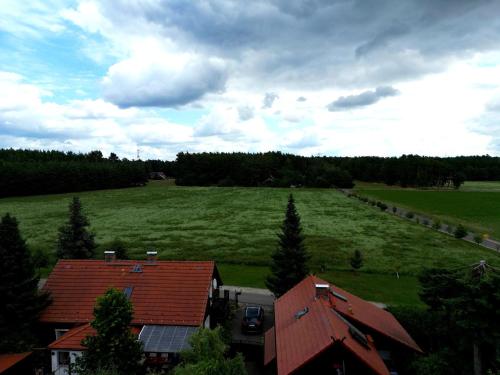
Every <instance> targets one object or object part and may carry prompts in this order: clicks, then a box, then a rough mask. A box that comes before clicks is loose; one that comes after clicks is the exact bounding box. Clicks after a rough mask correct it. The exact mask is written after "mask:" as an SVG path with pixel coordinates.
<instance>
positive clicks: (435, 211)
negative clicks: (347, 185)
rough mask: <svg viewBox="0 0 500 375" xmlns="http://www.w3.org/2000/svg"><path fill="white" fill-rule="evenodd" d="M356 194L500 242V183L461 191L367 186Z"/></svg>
mask: <svg viewBox="0 0 500 375" xmlns="http://www.w3.org/2000/svg"><path fill="white" fill-rule="evenodd" d="M356 191H357V192H358V193H360V194H361V195H364V196H369V197H372V198H375V199H378V200H381V201H384V202H390V203H393V204H395V205H397V206H401V207H404V208H407V209H410V210H412V211H415V212H419V213H422V214H427V215H428V216H430V217H433V218H438V219H440V220H441V221H443V222H445V223H451V224H459V223H461V224H464V225H465V226H466V227H467V228H469V229H470V230H472V231H475V232H478V233H481V234H482V233H488V234H490V235H491V236H492V237H494V238H500V214H499V213H500V182H489V181H487V182H483V181H468V182H466V183H465V184H464V185H463V187H461V188H460V190H458V191H457V190H417V189H403V188H398V187H394V186H393V187H387V186H385V185H383V184H366V183H365V184H359V185H358V186H357V187H356Z"/></svg>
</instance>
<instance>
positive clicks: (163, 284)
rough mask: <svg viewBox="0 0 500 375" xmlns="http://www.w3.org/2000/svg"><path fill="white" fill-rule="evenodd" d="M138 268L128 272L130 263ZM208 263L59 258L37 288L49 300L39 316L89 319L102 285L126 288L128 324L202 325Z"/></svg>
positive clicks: (213, 273) (211, 273)
mask: <svg viewBox="0 0 500 375" xmlns="http://www.w3.org/2000/svg"><path fill="white" fill-rule="evenodd" d="M137 264H138V265H140V267H141V268H142V272H132V270H133V267H134V266H135V265H137ZM213 277H217V278H218V272H217V270H216V267H215V263H214V262H181V261H179V262H171V261H157V262H156V263H155V264H154V265H152V264H149V263H148V262H147V261H135V260H127V261H116V262H113V263H106V262H104V261H101V260H60V261H59V262H58V263H57V264H56V266H55V267H54V269H53V271H52V273H51V274H50V276H49V278H48V280H47V282H46V283H45V285H44V287H43V290H47V291H50V293H51V296H52V303H51V305H49V306H48V307H47V308H46V309H45V310H44V312H43V313H42V316H41V318H40V320H41V321H42V322H46V323H64V322H67V323H87V322H89V321H91V320H92V319H93V315H92V313H93V309H94V305H95V303H96V298H97V297H98V296H100V295H102V294H104V292H105V291H106V290H107V289H108V288H111V287H113V288H116V289H119V290H124V288H126V287H132V293H131V296H130V300H131V302H132V304H133V306H134V319H133V321H132V324H135V325H140V324H157V325H170V324H172V325H189V326H199V325H201V324H203V320H204V317H205V311H206V307H207V300H208V292H209V288H210V286H211V282H212V278H213Z"/></svg>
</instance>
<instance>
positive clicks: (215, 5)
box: [0, 0, 500, 160]
mask: <svg viewBox="0 0 500 375" xmlns="http://www.w3.org/2000/svg"><path fill="white" fill-rule="evenodd" d="M0 4H1V7H0V64H1V65H0V92H1V93H2V95H1V98H0V148H11V147H12V148H32V149H57V150H62V151H74V152H88V151H91V150H96V149H99V150H101V151H102V152H103V153H104V154H105V156H107V155H108V154H109V153H110V152H115V153H116V154H118V155H119V156H120V157H127V158H135V156H136V154H137V149H139V150H140V155H141V158H142V159H152V158H161V159H170V160H172V159H174V158H175V155H176V154H177V153H178V152H181V151H189V152H203V151H207V152H210V151H212V152H217V151H218V152H232V151H241V152H265V151H282V152H288V153H294V154H299V155H326V156H362V155H373V156H399V155H402V154H419V155H429V156H457V155H484V154H490V155H494V156H500V44H499V43H498V40H500V17H498V15H499V14H500V2H499V1H483V0H479V1H470V0H453V1H451V0H434V1H433V0H420V1H419V0H412V1H409V0H399V1H398V0H390V1H389V0H386V1H361V0H359V1H354V0H333V1H332V0H307V1H292V0H274V1H254V2H251V3H249V2H233V1H218V0H207V1H199V2H186V1H181V0H172V1H161V0H142V1H139V0H136V1H124V0H114V1H93V0H88V1H64V0H47V1H29V2H21V1H14V0H12V1H9V0H0Z"/></svg>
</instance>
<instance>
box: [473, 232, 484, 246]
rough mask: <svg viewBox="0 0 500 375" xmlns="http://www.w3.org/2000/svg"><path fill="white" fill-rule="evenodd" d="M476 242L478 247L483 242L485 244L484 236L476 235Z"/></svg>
mask: <svg viewBox="0 0 500 375" xmlns="http://www.w3.org/2000/svg"><path fill="white" fill-rule="evenodd" d="M474 242H475V243H477V244H478V245H480V244H481V242H483V236H481V235H480V234H477V233H476V234H475V235H474Z"/></svg>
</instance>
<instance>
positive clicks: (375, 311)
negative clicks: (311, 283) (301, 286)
mask: <svg viewBox="0 0 500 375" xmlns="http://www.w3.org/2000/svg"><path fill="white" fill-rule="evenodd" d="M316 280H317V281H316V282H318V283H321V282H324V281H322V280H320V279H317V278H316ZM330 287H331V289H332V290H334V291H335V292H338V293H339V294H341V295H342V296H344V297H346V298H347V302H346V301H343V300H341V299H340V298H335V297H333V300H334V308H335V310H336V311H338V312H339V313H341V314H342V315H344V316H345V317H347V318H348V319H349V320H352V321H356V322H359V323H361V324H363V325H365V326H367V327H369V328H371V329H373V330H374V331H376V332H378V333H380V334H381V335H384V336H386V337H388V338H389V339H392V340H395V341H398V342H399V343H401V344H403V345H405V346H407V347H408V348H410V349H412V350H415V351H417V352H422V350H421V349H420V347H419V346H418V345H417V343H416V342H415V341H414V340H413V339H412V338H411V336H410V335H409V334H408V332H406V330H405V329H404V328H403V327H402V326H401V324H400V323H399V322H398V321H397V319H396V318H395V317H394V315H392V314H391V313H390V312H389V311H386V310H384V309H381V308H379V307H377V306H375V305H374V304H373V303H370V302H367V301H365V300H363V299H361V298H359V297H357V296H355V295H354V294H351V293H349V292H347V291H345V290H343V289H341V288H339V287H337V286H334V285H331V284H330Z"/></svg>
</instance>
